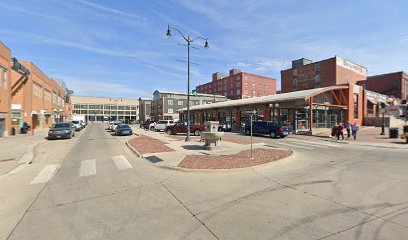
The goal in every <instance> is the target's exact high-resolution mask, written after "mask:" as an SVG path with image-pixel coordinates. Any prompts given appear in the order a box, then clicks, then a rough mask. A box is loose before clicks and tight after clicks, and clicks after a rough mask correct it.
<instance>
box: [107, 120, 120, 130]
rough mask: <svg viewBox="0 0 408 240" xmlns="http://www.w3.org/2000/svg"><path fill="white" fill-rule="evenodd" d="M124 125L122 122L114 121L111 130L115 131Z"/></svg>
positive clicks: (110, 126)
mask: <svg viewBox="0 0 408 240" xmlns="http://www.w3.org/2000/svg"><path fill="white" fill-rule="evenodd" d="M120 124H122V122H121V121H114V122H112V123H111V124H110V125H109V130H111V131H115V130H116V127H117V126H118V125H120Z"/></svg>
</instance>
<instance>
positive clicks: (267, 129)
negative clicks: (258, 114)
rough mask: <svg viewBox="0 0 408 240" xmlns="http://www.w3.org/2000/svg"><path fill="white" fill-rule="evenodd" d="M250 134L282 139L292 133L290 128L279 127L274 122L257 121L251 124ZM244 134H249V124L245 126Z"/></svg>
mask: <svg viewBox="0 0 408 240" xmlns="http://www.w3.org/2000/svg"><path fill="white" fill-rule="evenodd" d="M252 133H253V134H264V135H269V136H271V137H272V138H276V137H280V138H284V137H286V136H288V135H289V134H291V133H292V127H287V126H279V125H277V124H276V123H274V122H261V121H259V122H253V123H252ZM245 134H246V135H250V134H251V125H250V124H249V123H247V124H245Z"/></svg>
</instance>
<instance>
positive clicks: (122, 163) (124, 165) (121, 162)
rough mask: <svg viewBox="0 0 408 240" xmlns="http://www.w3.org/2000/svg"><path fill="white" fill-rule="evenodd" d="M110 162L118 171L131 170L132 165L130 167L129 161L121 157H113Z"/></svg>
mask: <svg viewBox="0 0 408 240" xmlns="http://www.w3.org/2000/svg"><path fill="white" fill-rule="evenodd" d="M112 160H113V162H114V163H115V165H116V168H117V169H119V170H123V169H128V168H132V165H130V163H129V161H128V160H127V159H126V158H125V157H124V156H123V155H119V156H113V157H112Z"/></svg>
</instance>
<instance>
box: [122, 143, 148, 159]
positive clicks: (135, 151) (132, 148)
mask: <svg viewBox="0 0 408 240" xmlns="http://www.w3.org/2000/svg"><path fill="white" fill-rule="evenodd" d="M126 146H128V148H129V149H130V150H131V151H132V152H133V153H134V154H136V156H137V157H139V158H144V157H143V154H141V153H140V152H139V151H137V150H136V149H135V148H134V147H132V145H130V143H129V141H126Z"/></svg>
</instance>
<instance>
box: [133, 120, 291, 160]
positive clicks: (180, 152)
mask: <svg viewBox="0 0 408 240" xmlns="http://www.w3.org/2000/svg"><path fill="white" fill-rule="evenodd" d="M133 131H134V132H135V133H137V134H138V135H143V136H147V137H151V138H154V139H157V140H160V141H161V142H162V143H163V144H165V146H167V147H168V148H170V149H172V150H174V151H166V152H154V153H143V154H141V155H142V156H143V158H144V159H146V160H148V161H149V162H151V163H152V164H154V165H156V166H162V167H172V168H174V167H178V166H179V165H180V163H181V162H182V161H183V160H184V159H185V158H186V157H187V156H197V158H202V157H203V156H204V157H220V156H229V155H234V154H238V153H240V152H243V151H246V150H249V149H251V145H249V144H245V143H236V142H230V141H227V140H223V141H221V142H220V146H221V150H216V151H206V150H203V149H202V146H203V145H204V142H200V137H198V136H192V141H191V142H185V141H183V139H184V137H185V136H183V135H177V136H174V135H170V136H169V135H167V134H166V133H162V132H160V133H159V132H152V131H146V130H143V129H139V128H134V130H133ZM143 139H144V138H141V140H143ZM148 143H149V142H148V141H147V142H146V144H148ZM129 145H130V144H129ZM130 147H132V146H130ZM156 148H159V146H157V147H156ZM253 149H254V150H255V151H256V149H268V150H272V148H270V147H267V146H266V145H265V144H264V143H262V142H259V141H258V142H257V143H254V144H253ZM133 150H136V151H137V149H133ZM274 150H275V151H279V150H286V149H279V148H275V149H274Z"/></svg>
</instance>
